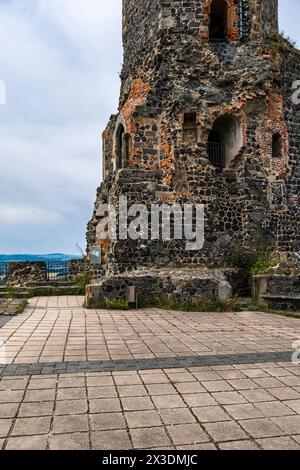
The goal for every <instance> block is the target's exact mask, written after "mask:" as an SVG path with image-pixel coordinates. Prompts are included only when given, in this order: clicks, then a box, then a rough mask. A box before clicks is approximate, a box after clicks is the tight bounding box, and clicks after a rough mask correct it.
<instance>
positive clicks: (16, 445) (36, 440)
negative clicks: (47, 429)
mask: <svg viewBox="0 0 300 470" xmlns="http://www.w3.org/2000/svg"><path fill="white" fill-rule="evenodd" d="M47 442H48V435H47V434H46V435H41V436H30V437H26V436H22V437H10V438H9V439H8V441H7V444H6V450H46V448H47Z"/></svg>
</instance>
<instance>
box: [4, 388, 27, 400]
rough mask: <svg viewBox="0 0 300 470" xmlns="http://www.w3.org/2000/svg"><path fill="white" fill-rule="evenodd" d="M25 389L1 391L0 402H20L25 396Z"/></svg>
mask: <svg viewBox="0 0 300 470" xmlns="http://www.w3.org/2000/svg"><path fill="white" fill-rule="evenodd" d="M23 394H24V391H23V390H15V391H10V390H8V391H5V392H3V391H2V392H1V393H0V403H19V402H20V401H21V400H22V398H23Z"/></svg>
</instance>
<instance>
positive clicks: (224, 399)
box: [212, 392, 247, 405]
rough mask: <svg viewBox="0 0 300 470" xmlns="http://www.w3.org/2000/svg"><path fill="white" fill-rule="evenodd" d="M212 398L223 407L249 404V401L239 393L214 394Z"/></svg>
mask: <svg viewBox="0 0 300 470" xmlns="http://www.w3.org/2000/svg"><path fill="white" fill-rule="evenodd" d="M212 396H213V397H214V398H215V400H217V402H219V403H220V404H221V405H237V404H240V403H246V402H247V400H246V399H245V398H244V397H243V396H242V395H240V394H239V393H238V392H218V393H213V394H212Z"/></svg>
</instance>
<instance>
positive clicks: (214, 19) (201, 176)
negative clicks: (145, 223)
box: [87, 0, 300, 274]
mask: <svg viewBox="0 0 300 470" xmlns="http://www.w3.org/2000/svg"><path fill="white" fill-rule="evenodd" d="M123 45H124V63H123V69H122V73H121V95H120V104H119V111H118V113H117V114H116V115H113V116H111V119H110V121H109V123H108V126H107V128H106V130H105V131H104V133H103V157H102V159H103V160H102V161H103V182H102V184H101V186H100V188H99V189H98V192H97V199H96V204H95V210H94V214H93V217H92V219H91V221H90V223H89V225H88V233H87V242H88V253H90V252H91V250H92V248H93V247H95V246H99V247H101V250H102V264H103V269H104V270H105V271H106V272H107V273H115V274H116V273H122V272H125V271H130V270H134V269H138V268H139V267H144V268H147V267H153V266H155V267H160V266H168V265H171V264H172V265H174V264H176V265H180V266H184V265H189V266H190V265H195V266H199V265H202V266H203V265H211V264H215V265H216V264H218V265H226V263H227V262H228V259H229V257H230V255H231V253H232V252H234V250H235V249H236V248H237V247H238V246H243V247H247V246H250V245H251V243H253V241H254V240H255V239H256V238H255V237H256V236H257V234H258V233H261V234H263V236H264V237H265V238H266V239H267V240H268V241H269V243H270V244H274V247H275V249H276V251H277V252H278V253H279V254H283V255H286V254H289V253H294V252H299V246H300V235H299V184H300V170H299V168H300V152H299V146H300V133H299V129H300V128H299V126H300V112H299V110H298V111H297V103H295V102H294V103H293V100H292V96H293V93H295V89H293V86H294V87H295V85H293V84H294V82H295V80H297V79H300V59H299V53H298V51H296V50H295V49H294V48H293V46H292V45H290V44H289V42H288V41H287V40H285V39H284V38H283V37H282V36H281V35H279V32H278V1H277V0H123ZM298 106H299V105H298ZM120 196H126V197H127V198H128V203H129V204H130V203H143V204H146V205H150V204H153V203H167V204H172V203H176V202H180V203H195V204H196V203H197V204H203V205H204V207H205V243H204V247H203V249H201V250H198V251H187V250H186V249H185V244H184V241H182V240H173V239H170V240H151V239H149V240H146V239H143V240H130V239H128V240H109V239H107V240H103V239H98V238H97V226H98V224H99V222H100V221H101V218H102V217H103V214H102V215H99V211H98V208H99V207H100V206H101V205H102V204H112V205H117V204H118V200H119V197H120Z"/></svg>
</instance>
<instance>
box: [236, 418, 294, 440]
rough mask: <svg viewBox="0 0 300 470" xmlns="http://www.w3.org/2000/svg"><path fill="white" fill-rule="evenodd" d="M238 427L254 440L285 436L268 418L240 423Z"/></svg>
mask: <svg viewBox="0 0 300 470" xmlns="http://www.w3.org/2000/svg"><path fill="white" fill-rule="evenodd" d="M275 419H279V418H275ZM240 425H241V426H242V427H243V428H244V429H245V431H246V432H247V433H248V434H250V436H252V437H254V438H255V439H259V438H262V437H273V436H282V435H283V434H285V433H284V432H283V431H282V430H281V429H280V427H279V426H276V424H275V423H273V422H272V421H271V420H270V419H268V418H262V419H250V420H245V421H240Z"/></svg>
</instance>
